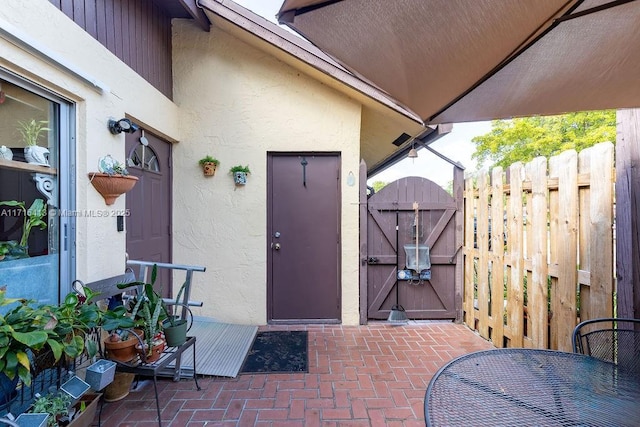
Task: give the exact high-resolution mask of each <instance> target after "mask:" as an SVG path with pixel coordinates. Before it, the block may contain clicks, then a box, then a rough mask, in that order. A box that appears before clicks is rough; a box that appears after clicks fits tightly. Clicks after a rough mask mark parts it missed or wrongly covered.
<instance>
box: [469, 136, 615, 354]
mask: <svg viewBox="0 0 640 427" xmlns="http://www.w3.org/2000/svg"><path fill="white" fill-rule="evenodd" d="M613 162H614V147H613V144H611V143H601V144H598V145H595V146H593V147H591V148H588V149H585V150H583V151H582V152H580V154H577V153H576V152H575V151H573V150H570V151H566V152H563V153H561V154H560V155H558V156H555V157H552V158H550V159H549V161H548V162H547V159H546V158H544V157H539V158H536V159H534V160H533V161H531V162H530V163H527V164H525V165H523V164H522V163H515V164H513V165H511V166H510V167H509V168H508V170H507V172H506V173H505V172H504V171H503V169H502V168H500V167H497V168H495V169H493V170H492V171H491V176H489V175H488V173H487V172H486V171H483V172H480V173H479V175H478V176H476V177H475V178H467V179H466V180H465V191H464V202H465V205H464V209H465V222H464V223H465V235H464V256H465V260H464V285H465V287H464V302H463V308H464V322H465V323H466V324H467V325H468V326H469V327H471V328H473V329H476V330H477V331H478V332H479V333H480V335H481V336H483V337H485V338H487V339H490V340H491V341H492V342H493V343H494V345H496V346H497V347H533V348H551V349H558V350H564V351H571V333H572V331H573V328H574V326H575V325H576V324H577V323H578V322H579V321H580V320H587V319H592V318H596V317H606V316H611V315H612V314H613V300H614V297H613V294H614V251H613V248H614V244H613V239H614V232H613V216H614V214H613V206H614V203H613V195H614V176H615V173H614V163H613Z"/></svg>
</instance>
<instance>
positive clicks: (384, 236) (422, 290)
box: [361, 177, 457, 319]
mask: <svg viewBox="0 0 640 427" xmlns="http://www.w3.org/2000/svg"><path fill="white" fill-rule="evenodd" d="M455 212H456V203H455V200H454V199H453V198H452V197H451V196H450V195H449V194H448V193H447V192H446V191H444V190H443V189H442V188H441V187H440V186H439V185H438V184H436V183H434V182H432V181H430V180H428V179H424V178H419V177H408V178H402V179H400V180H398V181H395V182H392V183H390V184H387V185H386V186H385V187H384V188H383V189H382V190H380V192H379V193H376V194H374V195H373V196H371V197H370V198H369V199H368V200H367V216H366V245H365V247H366V250H367V253H366V257H364V259H363V260H362V261H363V269H362V270H361V272H362V274H363V275H364V276H365V277H366V284H367V287H366V293H367V315H368V318H369V319H386V318H388V316H389V312H390V310H391V308H392V306H393V305H396V304H399V305H401V306H402V307H403V308H404V309H405V310H406V313H407V316H408V317H409V318H410V319H453V318H455V314H456V311H455V308H456V307H455V301H454V298H455V267H456V253H457V248H456V241H455V226H456V225H455ZM416 216H417V221H416ZM416 222H417V227H416ZM416 232H417V239H416ZM363 237H365V236H363ZM416 240H417V242H418V245H426V246H428V247H429V249H430V261H431V279H429V280H422V281H420V280H415V281H409V280H398V270H405V269H406V268H407V262H406V252H405V249H404V247H405V245H414V246H413V247H414V248H415V243H416Z"/></svg>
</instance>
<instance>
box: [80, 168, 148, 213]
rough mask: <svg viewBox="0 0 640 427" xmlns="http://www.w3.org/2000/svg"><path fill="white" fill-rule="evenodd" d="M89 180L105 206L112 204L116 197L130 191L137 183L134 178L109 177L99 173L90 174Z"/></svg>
mask: <svg viewBox="0 0 640 427" xmlns="http://www.w3.org/2000/svg"><path fill="white" fill-rule="evenodd" d="M89 179H90V181H91V184H92V185H93V187H94V188H95V189H96V190H97V191H98V193H100V195H102V197H103V198H104V202H105V203H106V204H107V205H112V204H114V203H115V201H116V199H117V198H118V197H120V196H121V195H122V194H124V193H126V192H127V191H129V190H131V189H132V188H133V187H134V186H135V185H136V183H137V182H138V177H136V176H131V175H109V174H107V173H100V172H91V173H90V174H89Z"/></svg>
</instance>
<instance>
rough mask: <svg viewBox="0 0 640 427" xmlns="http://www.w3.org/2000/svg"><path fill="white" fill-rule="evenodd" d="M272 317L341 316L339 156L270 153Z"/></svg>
mask: <svg viewBox="0 0 640 427" xmlns="http://www.w3.org/2000/svg"><path fill="white" fill-rule="evenodd" d="M267 162H268V174H269V176H268V180H269V181H268V207H267V228H268V230H267V232H268V240H267V244H268V247H267V251H268V252H267V253H268V255H267V270H268V271H267V288H268V297H267V299H268V301H267V316H268V320H269V322H272V323H277V322H326V323H329V322H339V321H340V313H341V309H340V280H339V277H340V269H339V265H340V156H339V155H337V154H322V153H299V154H280V153H278V154H273V153H272V154H269V156H268V160H267Z"/></svg>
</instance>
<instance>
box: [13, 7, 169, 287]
mask: <svg viewBox="0 0 640 427" xmlns="http://www.w3.org/2000/svg"><path fill="white" fill-rule="evenodd" d="M0 28H2V29H4V30H9V31H12V32H14V33H16V34H19V35H22V36H25V38H26V39H28V40H29V43H31V44H32V45H35V46H36V47H37V49H39V50H40V51H42V52H45V53H51V54H54V55H56V56H57V57H59V58H61V59H62V60H63V61H64V63H65V64H68V65H70V66H71V67H73V68H77V69H79V70H81V71H82V72H84V73H86V74H87V75H88V76H90V77H91V78H93V79H96V80H98V81H101V82H102V83H104V84H105V85H106V86H107V87H108V88H109V90H108V91H107V92H105V93H102V94H101V93H98V92H97V91H95V90H94V89H93V88H91V87H90V86H89V85H87V84H86V83H84V82H82V81H81V80H80V79H78V78H77V77H75V76H74V75H72V74H70V73H69V72H67V71H63V70H62V69H61V68H60V67H58V66H55V65H52V64H50V63H49V62H47V61H45V60H43V59H42V58H40V57H39V54H37V53H36V54H35V55H34V54H31V53H28V52H25V51H24V50H23V49H22V48H20V47H18V46H16V45H15V44H13V43H11V42H9V41H7V40H6V39H5V38H2V37H0V67H1V68H3V69H5V70H9V71H11V72H13V73H15V74H17V75H19V76H22V77H24V78H26V79H27V80H30V81H32V82H35V83H37V84H39V85H40V86H42V87H45V88H47V89H49V90H51V91H52V92H54V93H56V94H58V95H59V96H61V97H64V98H66V99H68V100H70V101H72V102H73V103H75V107H76V111H75V135H76V140H75V142H73V141H71V142H69V143H70V144H75V151H76V173H75V178H76V182H77V185H76V187H77V188H76V209H77V211H78V212H80V213H82V212H85V213H88V212H97V211H104V210H105V209H106V210H108V211H111V210H123V209H124V208H125V198H124V197H120V198H119V199H118V200H117V201H116V203H115V204H114V205H112V206H106V205H105V203H104V200H103V199H102V197H101V196H100V195H99V194H98V193H97V192H96V191H95V190H94V188H93V187H92V186H91V184H89V182H88V178H87V173H88V172H89V171H95V170H96V168H97V163H98V159H99V158H100V157H102V156H104V155H106V154H111V155H112V156H114V157H116V158H117V159H119V160H120V161H124V159H125V149H124V134H121V135H118V136H114V135H111V134H110V133H109V131H108V129H107V122H108V120H109V118H115V119H119V118H122V117H124V116H125V115H130V116H131V117H134V118H136V119H137V120H140V121H142V122H144V123H145V124H146V125H147V126H149V127H150V128H153V129H155V130H156V131H157V132H161V133H163V134H165V135H167V136H169V137H170V138H173V139H175V140H179V139H180V134H179V127H178V123H179V122H178V109H177V107H176V106H175V104H174V103H172V102H171V101H170V100H169V99H167V98H166V97H165V96H163V95H162V94H160V92H158V91H157V90H156V89H155V88H153V87H152V86H151V85H149V84H148V83H147V82H146V81H144V80H143V79H142V78H140V77H139V76H138V75H137V74H136V73H134V72H133V71H132V70H131V69H130V68H129V67H127V66H126V65H124V64H123V63H122V62H120V61H119V60H118V59H117V58H116V57H115V56H114V55H112V54H111V53H110V52H109V51H108V50H107V49H106V48H104V47H103V46H102V45H101V44H100V43H98V42H97V41H96V40H95V39H93V38H92V37H91V36H90V35H89V34H87V33H85V32H84V31H83V30H82V29H81V28H80V27H78V26H77V25H76V24H74V23H73V22H72V21H71V20H70V19H69V18H67V17H66V16H65V15H64V14H63V13H62V12H60V11H59V10H58V9H56V8H55V7H53V6H52V5H51V4H50V3H49V2H48V1H47V0H31V1H24V0H3V1H2V7H0ZM63 172H64V171H63ZM76 237H77V239H76V246H77V261H76V271H77V277H78V278H79V279H82V280H84V281H93V280H98V279H101V278H104V277H109V276H113V275H116V274H120V273H122V272H123V271H124V268H125V259H124V252H125V233H124V232H117V231H116V219H115V218H112V217H105V218H99V217H95V216H93V217H89V216H88V215H85V214H83V215H80V216H78V217H77V235H76ZM63 285H64V284H63Z"/></svg>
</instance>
